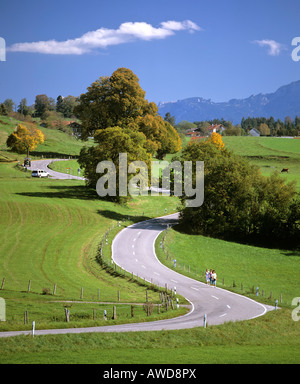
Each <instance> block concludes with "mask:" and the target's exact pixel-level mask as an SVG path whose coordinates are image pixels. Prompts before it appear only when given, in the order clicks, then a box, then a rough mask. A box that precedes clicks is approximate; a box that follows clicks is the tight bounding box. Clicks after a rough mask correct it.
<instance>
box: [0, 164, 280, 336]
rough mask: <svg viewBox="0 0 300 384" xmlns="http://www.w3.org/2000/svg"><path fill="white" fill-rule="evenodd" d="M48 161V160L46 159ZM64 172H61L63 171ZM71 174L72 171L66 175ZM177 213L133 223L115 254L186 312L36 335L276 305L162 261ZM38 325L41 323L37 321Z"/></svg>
mask: <svg viewBox="0 0 300 384" xmlns="http://www.w3.org/2000/svg"><path fill="white" fill-rule="evenodd" d="M44 161H45V160H44ZM60 175H62V174H60ZM67 176H69V175H67ZM177 219H178V213H175V214H173V215H168V216H163V217H159V218H156V219H151V220H147V221H143V222H140V223H136V224H133V225H131V226H129V227H127V228H125V229H123V230H122V231H121V232H119V233H118V235H117V236H116V237H115V239H114V241H113V244H112V258H113V260H114V262H115V263H116V264H118V265H119V266H121V267H122V268H123V269H125V270H126V271H128V272H130V273H134V274H135V275H138V276H139V277H141V278H145V279H146V280H147V281H149V282H152V283H154V284H156V285H161V286H162V287H165V284H167V286H168V288H169V289H173V290H174V289H175V287H176V292H177V293H178V294H180V295H182V296H184V297H185V298H186V299H187V300H188V301H189V302H190V303H191V310H190V312H189V313H187V314H186V315H184V316H180V317H177V318H173V319H167V320H159V321H154V322H143V323H132V324H121V325H113V326H102V327H90V328H69V329H67V328H66V329H49V330H36V331H35V334H36V335H46V334H64V333H83V332H85V333H88V332H131V331H159V330H163V329H164V330H171V329H186V328H194V327H199V326H203V319H204V315H205V314H206V318H207V323H208V324H209V325H217V324H222V323H224V322H228V321H241V320H248V319H253V318H256V317H259V316H262V315H264V314H265V313H266V312H267V311H269V310H273V309H274V307H271V306H267V305H263V304H261V303H258V302H256V301H254V300H252V299H249V298H247V297H245V296H242V295H238V294H235V293H232V292H230V291H226V290H225V289H222V288H219V287H211V286H208V285H206V284H204V283H201V282H199V281H196V280H194V279H191V278H189V277H186V276H183V275H181V274H179V273H177V272H175V271H173V270H170V269H169V268H167V267H166V266H164V265H163V264H161V263H160V262H159V260H158V259H157V257H156V254H155V250H154V244H155V240H156V238H157V236H158V235H159V234H160V233H161V231H163V230H165V229H166V228H167V227H168V226H172V225H174V224H176V222H177ZM37 326H38V324H37ZM29 333H31V332H29V331H15V332H0V337H9V336H17V335H21V334H29Z"/></svg>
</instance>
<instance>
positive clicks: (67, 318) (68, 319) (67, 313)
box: [65, 307, 70, 323]
mask: <svg viewBox="0 0 300 384" xmlns="http://www.w3.org/2000/svg"><path fill="white" fill-rule="evenodd" d="M65 315H66V322H67V323H68V322H69V321H70V311H69V309H68V308H67V307H65Z"/></svg>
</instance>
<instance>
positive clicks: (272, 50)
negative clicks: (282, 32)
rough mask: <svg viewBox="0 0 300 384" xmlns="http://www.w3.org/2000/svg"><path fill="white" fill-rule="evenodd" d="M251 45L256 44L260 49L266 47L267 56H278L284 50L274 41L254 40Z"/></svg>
mask: <svg viewBox="0 0 300 384" xmlns="http://www.w3.org/2000/svg"><path fill="white" fill-rule="evenodd" d="M253 43H255V44H258V45H259V46H260V47H267V48H268V54H269V55H271V56H278V55H279V54H280V52H281V51H282V50H283V49H285V48H284V46H283V45H282V44H280V43H278V42H277V41H275V40H254V41H253Z"/></svg>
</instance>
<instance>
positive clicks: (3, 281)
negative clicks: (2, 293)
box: [1, 277, 5, 289]
mask: <svg viewBox="0 0 300 384" xmlns="http://www.w3.org/2000/svg"><path fill="white" fill-rule="evenodd" d="M4 283H5V277H3V280H2V286H1V289H3V287H4Z"/></svg>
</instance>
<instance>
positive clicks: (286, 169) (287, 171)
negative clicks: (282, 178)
mask: <svg viewBox="0 0 300 384" xmlns="http://www.w3.org/2000/svg"><path fill="white" fill-rule="evenodd" d="M283 172H286V173H289V169H288V168H283V169H282V170H281V173H283Z"/></svg>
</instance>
